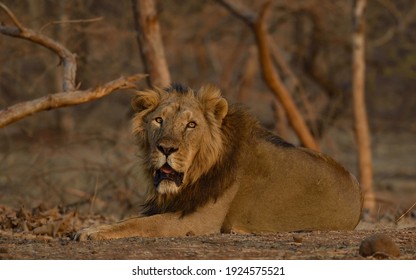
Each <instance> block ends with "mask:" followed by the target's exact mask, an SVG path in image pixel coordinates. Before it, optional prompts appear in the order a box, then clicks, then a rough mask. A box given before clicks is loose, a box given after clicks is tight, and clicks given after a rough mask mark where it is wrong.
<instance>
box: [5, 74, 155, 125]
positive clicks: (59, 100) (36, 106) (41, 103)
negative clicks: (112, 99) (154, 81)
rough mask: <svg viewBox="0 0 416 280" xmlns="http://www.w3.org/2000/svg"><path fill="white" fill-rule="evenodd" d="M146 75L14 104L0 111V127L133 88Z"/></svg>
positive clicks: (123, 78)
mask: <svg viewBox="0 0 416 280" xmlns="http://www.w3.org/2000/svg"><path fill="white" fill-rule="evenodd" d="M146 76H147V75H145V74H137V75H133V76H129V77H126V78H125V77H121V78H119V79H117V80H114V81H111V82H108V83H107V84H105V85H103V86H98V87H96V88H93V89H88V90H84V91H80V90H78V91H69V92H59V93H55V94H50V95H47V96H43V97H41V98H38V99H35V100H30V101H26V102H21V103H18V104H15V105H13V106H10V107H8V108H6V109H4V110H1V111H0V128H2V127H5V126H7V125H9V124H11V123H13V122H16V121H18V120H20V119H23V118H24V117H26V116H29V115H32V114H35V113H38V112H41V111H45V110H51V109H56V108H60V107H67V106H73V105H78V104H81V103H86V102H90V101H93V100H96V99H99V98H101V97H103V96H106V95H108V94H110V93H112V92H113V91H115V90H119V89H130V88H135V87H136V85H135V84H134V83H135V82H137V81H139V80H141V79H143V78H144V77H146Z"/></svg>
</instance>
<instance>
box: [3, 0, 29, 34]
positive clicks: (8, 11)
mask: <svg viewBox="0 0 416 280" xmlns="http://www.w3.org/2000/svg"><path fill="white" fill-rule="evenodd" d="M0 8H2V9H3V10H4V11H5V12H6V14H7V15H8V16H9V17H10V19H11V20H12V21H13V23H14V24H15V25H16V26H17V27H18V28H19V29H20V30H23V29H25V28H24V26H23V24H21V23H20V21H19V20H18V19H17V17H16V16H15V15H14V14H13V13H12V11H10V9H9V8H7V6H6V5H4V4H3V3H0Z"/></svg>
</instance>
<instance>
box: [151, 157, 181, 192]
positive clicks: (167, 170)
mask: <svg viewBox="0 0 416 280" xmlns="http://www.w3.org/2000/svg"><path fill="white" fill-rule="evenodd" d="M163 180H169V181H172V182H174V183H175V184H176V186H177V187H179V186H180V185H181V184H182V180H183V173H180V172H177V171H175V170H174V169H173V168H172V167H171V166H170V165H169V164H167V163H165V164H164V165H163V166H162V167H161V168H160V169H158V170H156V172H155V176H154V180H153V183H154V185H155V186H156V187H157V186H158V185H159V184H160V182H162V181H163Z"/></svg>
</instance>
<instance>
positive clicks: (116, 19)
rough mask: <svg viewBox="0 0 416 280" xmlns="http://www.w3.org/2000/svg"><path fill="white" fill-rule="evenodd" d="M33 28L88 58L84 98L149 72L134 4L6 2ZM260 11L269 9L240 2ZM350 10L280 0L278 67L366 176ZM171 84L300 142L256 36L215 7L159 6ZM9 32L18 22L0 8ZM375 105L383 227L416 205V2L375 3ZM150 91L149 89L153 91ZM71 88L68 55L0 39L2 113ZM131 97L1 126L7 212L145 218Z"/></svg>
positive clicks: (351, 165)
mask: <svg viewBox="0 0 416 280" xmlns="http://www.w3.org/2000/svg"><path fill="white" fill-rule="evenodd" d="M2 2H3V3H4V4H5V5H7V6H8V7H9V8H10V10H12V11H13V13H14V14H15V15H16V16H17V17H18V18H19V20H20V21H21V22H22V23H24V25H25V26H26V27H28V28H32V29H34V30H37V31H40V32H41V33H43V34H45V35H47V36H50V37H51V38H54V39H55V40H57V41H59V42H61V43H62V44H64V45H65V46H66V47H67V48H68V49H69V50H70V51H72V52H73V53H76V55H77V63H78V70H77V81H78V82H79V87H80V89H87V88H90V87H94V86H98V85H100V84H104V83H106V82H108V81H111V80H114V79H116V78H119V77H120V76H123V75H125V76H128V75H132V74H136V73H145V68H144V66H143V62H142V58H141V56H140V51H139V47H138V43H137V38H136V36H137V35H136V31H135V28H134V18H133V11H132V1H130V0H120V1H110V0H71V1H69V0H68V1H57V0H55V1H53V0H31V1H23V0H22V1H14V0H8V1H7V0H3V1H2ZM241 2H242V3H244V4H245V5H246V6H247V7H249V8H250V9H251V10H253V11H259V10H260V7H261V6H262V4H263V1H253V0H242V1H241ZM352 2H353V1H345V0H335V1H332V0H323V1H322V0H321V1H318V0H297V1H285V0H275V1H272V5H271V6H270V8H269V9H270V11H268V17H267V23H268V30H269V34H270V38H271V42H270V48H271V52H272V56H273V58H274V60H275V63H276V65H277V66H278V70H279V75H280V76H281V78H282V80H283V82H284V83H285V85H286V87H287V88H288V89H289V90H290V92H291V94H292V98H293V99H294V100H295V102H296V104H297V106H298V108H299V109H300V111H301V112H302V114H303V116H304V118H305V120H306V122H307V124H308V126H309V128H310V130H311V131H312V134H313V135H314V137H315V138H316V139H317V142H318V143H319V145H320V147H321V149H322V151H324V152H325V153H327V154H329V155H331V156H332V157H333V158H335V159H336V160H337V161H339V162H341V163H342V164H344V165H345V166H346V167H347V168H348V169H350V170H351V171H352V172H353V173H355V174H357V173H358V171H357V155H356V142H355V136H354V129H353V127H354V126H353V111H352V99H351V91H352V80H351V76H352V75H351V73H352V62H351V59H352V55H351V53H352V47H351V42H352V41H351V38H352V20H351V19H352ZM157 11H158V16H159V17H158V19H159V21H160V27H161V33H162V39H163V44H164V48H165V55H166V59H167V63H168V67H169V70H170V74H171V79H172V81H176V82H181V83H184V84H187V85H189V86H191V87H194V88H198V87H200V86H202V85H204V84H206V83H212V84H215V85H218V86H219V87H221V89H222V90H223V93H224V95H225V96H226V97H227V98H228V99H229V100H231V101H234V102H241V103H244V104H245V105H246V106H247V107H248V108H249V109H250V110H251V111H252V112H253V113H254V114H255V115H256V116H258V118H259V119H260V121H261V122H262V123H263V124H264V125H265V126H266V127H268V128H269V129H271V130H274V131H276V132H277V133H278V134H280V135H281V136H282V137H283V138H285V139H287V140H288V141H291V142H294V143H296V144H299V142H298V140H297V137H296V135H295V134H294V133H293V132H292V130H291V129H290V126H289V125H288V121H287V119H286V118H285V116H284V113H283V111H282V109H281V106H280V105H279V104H278V102H277V101H276V98H275V97H274V95H273V94H272V93H271V92H270V90H269V89H268V87H267V85H266V84H265V82H264V79H263V77H262V75H261V70H260V65H259V61H258V54H257V48H256V42H255V38H254V36H253V33H252V31H251V30H250V29H249V28H248V27H247V26H246V25H245V24H244V23H243V22H242V21H241V20H239V19H238V18H237V17H236V16H235V15H233V14H231V13H230V12H229V11H227V10H226V9H224V7H223V6H221V5H219V4H218V3H217V2H216V1H208V0H207V1H192V0H171V1H167V0H166V1H158V2H157ZM0 21H1V22H7V23H9V24H11V23H10V20H9V18H8V17H7V15H6V14H5V13H4V12H3V11H0ZM366 21H367V27H366V38H367V45H366V63H367V68H366V102H367V110H368V116H369V125H370V132H371V139H372V142H371V143H372V152H373V165H374V189H375V191H376V197H377V211H378V217H379V218H380V219H383V218H386V219H394V218H397V215H398V214H400V213H403V210H406V209H409V207H411V206H412V204H413V203H414V202H415V201H416V32H415V30H416V1H414V0H394V1H393V0H370V1H368V3H367V9H366ZM146 87H147V84H146V82H145V81H144V80H143V81H141V82H140V83H139V88H143V89H144V88H146ZM61 90H62V71H61V70H60V65H59V58H58V57H57V56H56V55H55V54H54V53H52V52H50V51H48V50H46V49H45V48H43V47H40V46H38V45H36V44H33V43H31V42H28V41H25V40H19V39H14V38H12V37H7V36H4V35H1V34H0V109H4V108H6V107H7V106H10V105H13V104H16V103H18V102H21V101H25V100H31V99H35V98H38V97H42V96H45V95H48V94H51V93H55V92H60V91H61ZM131 93H132V92H131V91H130V92H129V91H120V92H116V93H113V94H111V95H109V96H107V97H105V98H102V99H100V100H97V101H94V102H91V103H87V104H83V105H79V106H74V107H68V108H61V109H57V110H51V111H45V112H42V113H39V114H36V115H33V116H31V117H29V118H26V119H23V120H21V121H19V122H16V123H14V124H11V125H9V126H7V127H5V128H1V129H0V205H8V206H11V207H17V208H18V207H20V206H21V205H26V206H27V207H35V206H37V205H39V204H41V203H46V204H48V205H62V206H64V207H75V208H78V209H80V211H89V212H91V213H93V212H94V213H97V212H98V213H102V214H103V215H110V216H114V217H115V218H116V219H119V218H122V217H126V216H128V215H131V214H134V213H136V212H137V211H138V209H139V205H140V202H141V199H142V198H143V195H144V192H145V190H144V189H143V186H140V183H139V181H140V180H139V178H137V176H138V175H137V166H136V165H135V162H136V148H135V146H134V139H133V137H132V136H131V134H130V122H129V119H130V117H131V111H130V99H131V97H132V95H131Z"/></svg>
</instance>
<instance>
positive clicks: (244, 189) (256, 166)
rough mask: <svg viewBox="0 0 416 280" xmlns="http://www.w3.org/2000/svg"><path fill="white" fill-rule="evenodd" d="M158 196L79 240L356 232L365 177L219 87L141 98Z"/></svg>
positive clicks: (152, 186) (140, 130)
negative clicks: (275, 129)
mask: <svg viewBox="0 0 416 280" xmlns="http://www.w3.org/2000/svg"><path fill="white" fill-rule="evenodd" d="M132 105H133V108H134V110H135V115H134V117H133V120H132V127H133V133H134V135H135V136H136V138H137V142H138V147H139V154H140V155H141V156H140V159H141V167H142V168H141V169H142V171H143V178H144V180H145V181H146V182H147V183H146V184H147V186H148V195H147V199H146V201H145V203H144V205H143V206H144V207H143V212H142V214H141V215H140V216H137V217H133V218H129V219H126V220H122V221H120V222H118V223H115V224H111V225H104V226H98V227H95V228H87V229H84V230H82V231H80V232H79V233H78V234H76V237H75V238H76V239H77V240H88V239H98V240H100V239H115V238H125V237H134V236H140V237H173V236H187V235H208V234H218V233H241V234H244V233H276V232H290V231H312V230H353V229H354V228H355V227H356V225H357V224H358V222H359V220H360V216H361V210H362V202H363V201H362V194H361V189H360V186H359V184H358V182H357V180H356V179H355V177H354V176H353V175H352V174H351V173H349V172H348V171H347V170H346V169H345V168H344V167H342V166H341V165H340V164H338V163H337V162H336V161H334V160H333V159H331V158H330V157H328V156H326V155H323V154H322V153H319V152H315V151H313V150H310V149H307V148H302V147H296V146H294V145H292V144H290V143H288V142H286V141H284V140H283V139H282V138H280V137H278V136H276V135H275V134H273V133H271V132H269V131H268V130H266V129H265V128H263V127H262V126H260V124H259V122H258V121H257V120H256V119H255V118H254V117H253V116H252V115H251V114H249V113H248V111H247V110H246V109H243V108H242V107H241V106H239V105H230V104H229V103H228V101H227V100H226V99H225V98H224V97H222V95H221V92H220V90H219V89H218V88H217V87H215V86H204V87H202V88H200V89H199V90H198V91H194V90H192V89H191V88H188V87H185V86H182V85H172V86H170V87H169V88H167V89H151V90H146V91H140V92H138V93H137V95H136V96H135V97H134V99H133V102H132Z"/></svg>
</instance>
